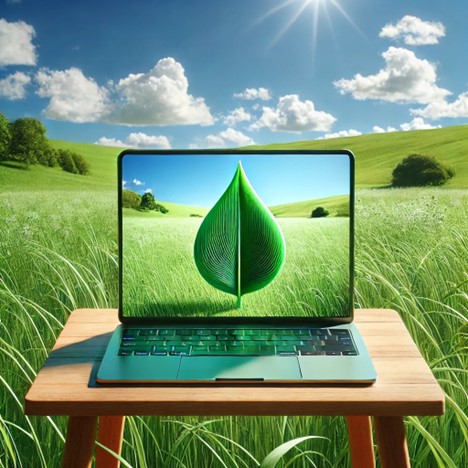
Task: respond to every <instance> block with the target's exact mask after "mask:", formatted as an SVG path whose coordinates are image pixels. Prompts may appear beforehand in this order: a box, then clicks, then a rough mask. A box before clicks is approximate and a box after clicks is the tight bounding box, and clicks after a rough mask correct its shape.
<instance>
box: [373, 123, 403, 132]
mask: <svg viewBox="0 0 468 468" xmlns="http://www.w3.org/2000/svg"><path fill="white" fill-rule="evenodd" d="M397 131H398V130H397V129H396V128H395V127H387V128H386V129H385V128H382V127H379V126H378V125H374V126H373V127H372V133H390V132H397Z"/></svg>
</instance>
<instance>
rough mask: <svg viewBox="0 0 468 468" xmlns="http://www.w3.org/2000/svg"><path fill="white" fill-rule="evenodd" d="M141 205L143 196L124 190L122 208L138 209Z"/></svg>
mask: <svg viewBox="0 0 468 468" xmlns="http://www.w3.org/2000/svg"><path fill="white" fill-rule="evenodd" d="M140 203H141V196H140V195H138V193H136V192H132V191H131V190H122V206H123V208H133V209H135V210H136V209H137V208H138V207H139V206H140Z"/></svg>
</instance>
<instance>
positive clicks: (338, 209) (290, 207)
mask: <svg viewBox="0 0 468 468" xmlns="http://www.w3.org/2000/svg"><path fill="white" fill-rule="evenodd" d="M348 203H349V197H348V196H347V195H338V196H335V197H327V198H318V199H316V200H307V201H302V202H297V203H287V204H285V205H276V206H270V207H269V208H270V211H271V212H272V213H273V214H274V215H275V216H276V217H277V218H310V215H311V213H312V210H313V209H315V208H317V207H318V206H323V207H324V208H326V209H327V210H328V211H329V213H330V216H337V215H338V214H343V213H348V212H349V207H348V206H349V205H348Z"/></svg>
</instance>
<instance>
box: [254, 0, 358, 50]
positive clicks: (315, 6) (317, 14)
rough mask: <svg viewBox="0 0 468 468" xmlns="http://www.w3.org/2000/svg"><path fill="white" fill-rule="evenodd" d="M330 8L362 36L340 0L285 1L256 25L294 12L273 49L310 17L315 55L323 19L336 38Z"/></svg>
mask: <svg viewBox="0 0 468 468" xmlns="http://www.w3.org/2000/svg"><path fill="white" fill-rule="evenodd" d="M330 7H333V8H334V9H335V10H337V11H338V12H339V13H340V14H341V15H342V16H343V17H344V18H345V19H346V20H347V21H348V22H349V23H350V24H351V25H352V26H353V28H354V29H356V30H357V31H358V32H359V33H360V34H362V32H361V30H360V29H359V28H358V26H357V25H356V24H355V23H354V21H353V20H352V18H351V17H350V16H349V14H348V13H347V12H346V10H345V9H344V8H343V7H342V6H341V4H340V0H284V1H283V2H279V3H277V4H276V5H275V6H273V7H272V8H271V9H270V10H268V11H267V12H266V13H265V14H264V15H263V16H261V17H260V18H259V19H258V20H257V21H256V23H257V24H258V23H261V22H263V21H265V20H266V19H267V18H269V17H270V16H272V15H274V14H276V13H279V12H280V11H282V10H286V9H288V10H293V13H292V15H291V16H290V17H289V19H288V20H287V21H286V23H285V24H284V26H283V27H282V28H281V29H280V30H279V31H278V32H277V34H276V35H275V37H274V38H273V41H272V43H271V47H273V46H274V45H275V44H276V43H277V42H279V41H280V39H281V38H282V37H283V36H284V35H285V34H286V33H287V32H288V31H289V30H290V29H291V27H292V26H293V25H294V23H295V22H296V21H297V20H298V19H299V18H300V17H301V16H302V15H303V14H307V15H310V18H311V32H312V48H313V52H314V53H315V49H316V46H317V32H318V29H319V27H320V25H321V24H322V22H323V21H321V18H322V17H325V19H326V21H327V23H328V26H329V28H330V31H331V32H332V34H333V36H334V30H333V23H332V20H331V16H330V15H331V13H330Z"/></svg>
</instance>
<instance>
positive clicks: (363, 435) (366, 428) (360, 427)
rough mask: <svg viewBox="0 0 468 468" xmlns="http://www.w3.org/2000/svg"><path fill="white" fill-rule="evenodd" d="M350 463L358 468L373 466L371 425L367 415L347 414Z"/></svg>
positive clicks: (371, 467)
mask: <svg viewBox="0 0 468 468" xmlns="http://www.w3.org/2000/svg"><path fill="white" fill-rule="evenodd" d="M346 422H347V424H348V437H349V450H350V452H351V464H352V466H354V467H359V468H375V458H374V446H373V443H372V426H371V420H370V417H369V416H347V417H346Z"/></svg>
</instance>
